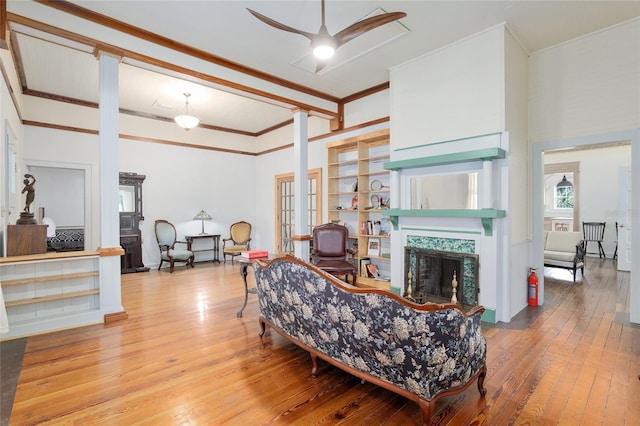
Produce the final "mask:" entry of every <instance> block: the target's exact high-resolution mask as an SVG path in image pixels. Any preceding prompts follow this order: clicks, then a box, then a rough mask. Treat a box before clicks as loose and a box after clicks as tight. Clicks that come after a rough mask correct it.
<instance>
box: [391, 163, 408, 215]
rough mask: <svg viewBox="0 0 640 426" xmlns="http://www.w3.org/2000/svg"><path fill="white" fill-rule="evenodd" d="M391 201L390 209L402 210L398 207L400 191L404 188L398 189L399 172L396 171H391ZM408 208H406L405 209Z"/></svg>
mask: <svg viewBox="0 0 640 426" xmlns="http://www.w3.org/2000/svg"><path fill="white" fill-rule="evenodd" d="M390 179H391V181H390V185H391V200H390V207H391V208H392V209H399V208H403V207H402V206H400V191H401V190H402V191H404V188H402V189H401V188H400V172H399V171H398V170H391V178H390ZM405 208H408V207H405Z"/></svg>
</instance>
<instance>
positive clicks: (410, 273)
mask: <svg viewBox="0 0 640 426" xmlns="http://www.w3.org/2000/svg"><path fill="white" fill-rule="evenodd" d="M404 259H405V277H406V282H405V284H406V287H405V288H406V292H405V295H404V296H405V297H407V298H411V299H413V300H414V301H415V302H417V303H427V302H433V303H457V304H459V305H461V306H464V307H465V308H467V307H472V306H475V305H477V304H478V292H479V289H478V256H477V255H475V254H468V253H457V252H451V251H441V250H430V249H424V248H418V247H409V246H407V247H405V256H404ZM454 295H455V296H454Z"/></svg>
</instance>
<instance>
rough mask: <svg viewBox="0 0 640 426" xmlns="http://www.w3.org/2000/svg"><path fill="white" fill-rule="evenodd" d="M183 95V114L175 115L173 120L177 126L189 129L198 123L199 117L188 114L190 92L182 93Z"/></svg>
mask: <svg viewBox="0 0 640 426" xmlns="http://www.w3.org/2000/svg"><path fill="white" fill-rule="evenodd" d="M183 95H184V97H185V103H184V114H180V115H177V116H176V117H175V118H174V120H175V122H176V124H177V125H178V126H180V127H182V128H183V129H185V130H190V129H193V128H194V127H196V126H197V125H198V123H200V119H199V118H198V117H194V116H193V115H189V96H191V93H183Z"/></svg>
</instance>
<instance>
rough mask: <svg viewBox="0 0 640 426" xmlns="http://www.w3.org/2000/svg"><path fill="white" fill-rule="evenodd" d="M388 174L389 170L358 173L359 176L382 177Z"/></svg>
mask: <svg viewBox="0 0 640 426" xmlns="http://www.w3.org/2000/svg"><path fill="white" fill-rule="evenodd" d="M388 174H389V170H378V171H375V172H364V173H360V176H382V175H388Z"/></svg>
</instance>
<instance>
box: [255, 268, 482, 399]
mask: <svg viewBox="0 0 640 426" xmlns="http://www.w3.org/2000/svg"><path fill="white" fill-rule="evenodd" d="M254 270H255V277H256V288H257V292H258V303H259V307H260V315H261V316H262V317H263V318H264V319H265V320H267V321H269V322H270V323H271V324H273V325H274V326H275V327H277V328H279V329H280V330H282V331H283V332H285V333H286V334H288V335H289V336H291V337H292V338H294V339H296V340H298V341H300V342H301V343H303V344H305V345H307V346H309V347H312V348H314V349H316V350H317V351H319V352H322V353H324V354H326V355H328V356H330V357H331V358H333V359H334V360H337V361H339V362H341V363H343V364H344V365H346V366H349V367H352V368H355V369H358V370H360V371H362V372H364V373H367V374H369V375H371V376H374V377H377V378H379V379H381V380H385V381H387V382H390V383H393V384H395V385H396V386H399V387H401V388H403V389H405V390H407V391H409V392H412V393H414V394H417V395H419V396H420V397H422V398H424V399H427V400H430V399H432V398H433V397H434V396H435V395H437V394H438V392H441V391H444V390H447V389H451V388H455V387H458V386H462V385H464V384H466V383H467V382H468V381H469V380H470V379H471V378H472V377H474V375H475V374H476V373H478V372H479V371H480V369H481V368H482V367H483V366H484V365H485V360H486V340H485V338H484V336H483V335H482V330H481V328H480V317H481V315H482V312H481V311H480V312H477V313H476V314H475V315H473V316H472V317H466V316H465V315H464V314H463V313H462V312H461V311H459V310H457V309H455V308H444V309H439V310H436V311H423V310H418V309H414V308H412V307H409V306H405V305H403V304H402V303H400V302H399V301H398V300H396V299H394V298H393V297H390V296H388V295H387V294H380V293H375V292H370V293H369V292H367V293H354V292H351V291H348V290H345V289H342V288H340V287H338V286H336V285H334V284H333V283H332V282H331V281H330V280H329V279H327V278H325V277H324V276H322V275H321V274H319V273H317V272H315V271H314V270H311V269H310V268H308V267H306V266H304V265H303V264H300V263H297V262H292V261H288V260H286V259H285V260H276V261H274V262H272V263H271V264H269V266H267V267H264V268H262V267H261V266H260V265H256V266H255V268H254Z"/></svg>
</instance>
